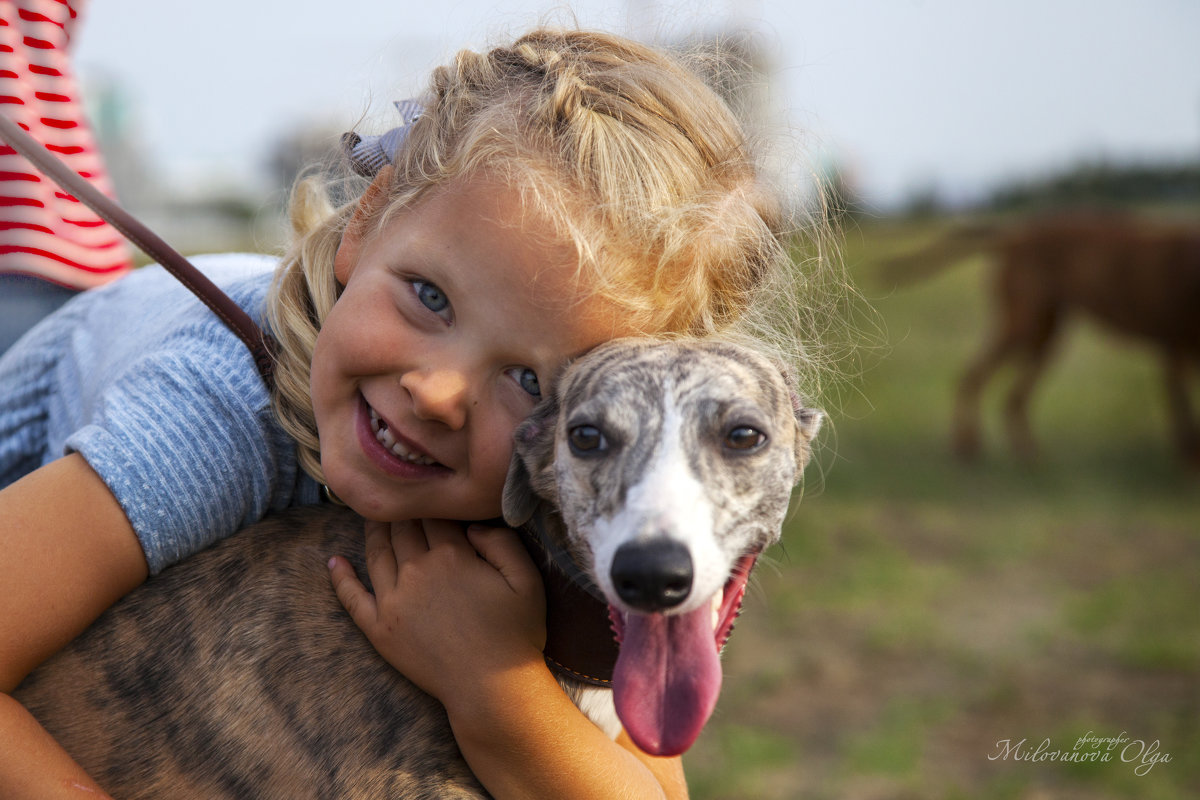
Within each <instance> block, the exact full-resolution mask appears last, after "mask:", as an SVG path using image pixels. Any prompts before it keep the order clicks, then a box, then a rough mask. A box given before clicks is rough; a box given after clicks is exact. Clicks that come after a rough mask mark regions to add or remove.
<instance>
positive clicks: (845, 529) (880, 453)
mask: <svg viewBox="0 0 1200 800" xmlns="http://www.w3.org/2000/svg"><path fill="white" fill-rule="evenodd" d="M934 227H935V226H933V225H926V226H917V227H914V226H911V225H901V224H899V223H886V222H875V223H865V224H862V225H859V226H858V227H857V228H854V229H852V230H850V231H849V232H848V234H847V237H846V238H847V241H846V253H845V254H846V259H847V263H848V264H849V265H850V266H851V269H852V270H853V271H854V272H855V273H856V278H857V280H858V281H859V282H860V284H861V285H860V288H861V290H862V292H863V294H864V295H865V296H866V297H867V298H868V299H869V300H870V302H871V304H872V305H873V306H874V308H875V310H876V312H877V314H878V320H879V322H880V325H881V327H882V328H883V334H882V336H880V337H878V338H882V339H883V340H885V344H884V346H882V347H880V348H877V349H876V350H874V351H872V352H869V353H868V354H867V369H866V370H865V372H864V375H863V377H862V378H861V380H859V381H857V382H856V383H855V385H854V386H853V387H851V388H850V389H849V390H847V391H844V392H843V393H842V395H843V396H842V397H841V398H840V400H839V401H838V407H837V408H835V409H834V413H833V423H834V424H833V428H832V430H831V431H828V434H832V435H826V436H825V438H824V444H825V447H824V451H823V452H822V453H821V455H820V457H819V459H818V461H819V463H817V464H816V465H814V467H810V469H809V473H808V484H807V486H806V492H805V497H804V500H803V502H802V503H801V504H800V505H799V508H798V511H797V512H796V514H795V516H794V518H793V519H792V520H791V521H790V523H789V524H788V526H787V529H786V530H785V534H784V540H783V544H782V545H781V546H780V547H777V548H775V549H774V550H772V551H771V553H770V555H771V556H772V557H773V558H772V563H770V564H767V565H765V566H763V567H761V568H760V569H759V570H758V572H757V576H756V577H757V584H756V589H755V590H754V591H752V593H751V596H750V597H749V599H748V601H747V605H746V613H745V614H744V615H743V617H742V619H741V621H740V622H739V624H738V629H737V631H736V633H735V635H734V637H733V639H732V641H731V644H730V647H729V650H728V652H727V653H726V658H725V668H726V685H725V688H724V691H723V694H722V699H721V702H720V705H719V706H718V708H717V712H716V714H715V715H714V719H713V721H712V722H711V723H710V725H709V727H708V729H707V730H706V731H705V733H704V734H703V736H702V737H701V740H700V741H699V742H698V743H697V744H696V746H695V747H694V748H693V749H692V751H691V752H690V753H689V754H688V755H687V756H686V763H687V768H688V775H689V781H690V784H691V787H692V794H693V797H695V798H700V799H701V800H703V799H705V798H708V799H715V798H722V799H726V798H738V799H739V800H748V799H750V798H814V799H816V800H820V799H823V798H839V800H840V799H850V800H854V799H856V798H861V799H863V800H870V799H873V798H880V799H882V798H920V799H921V800H924V799H926V798H929V799H930V800H937V799H938V798H985V799H986V798H997V799H1000V798H1022V799H1024V800H1043V799H1049V798H1055V800H1057V799H1058V798H1089V799H1092V798H1095V799H1096V800H1105V799H1107V798H1138V799H1139V800H1172V799H1175V798H1178V799H1180V800H1182V799H1183V798H1195V797H1200V475H1198V474H1196V473H1194V472H1193V473H1188V472H1187V471H1186V470H1185V469H1184V468H1183V467H1182V465H1181V464H1180V463H1179V462H1178V461H1177V459H1176V455H1175V453H1174V452H1173V451H1172V450H1171V448H1170V446H1169V442H1168V437H1167V422H1166V414H1165V408H1164V401H1163V391H1162V387H1161V379H1160V376H1159V372H1158V364H1157V362H1156V361H1155V359H1154V358H1153V356H1152V354H1151V353H1149V352H1148V351H1145V350H1143V349H1141V348H1140V347H1138V346H1137V345H1135V344H1130V343H1128V342H1126V341H1123V340H1119V339H1116V338H1114V337H1112V336H1111V335H1109V334H1106V333H1104V332H1102V331H1099V330H1098V329H1096V328H1094V327H1090V326H1088V325H1085V324H1076V325H1072V326H1070V329H1069V333H1068V335H1067V336H1066V337H1065V339H1064V341H1063V343H1062V347H1061V348H1060V351H1059V352H1058V354H1057V357H1056V360H1055V362H1054V364H1053V366H1052V368H1051V369H1050V371H1049V374H1048V376H1047V378H1046V380H1045V381H1044V382H1043V383H1042V384H1041V386H1040V387H1039V390H1038V392H1037V393H1036V394H1035V397H1034V402H1033V423H1034V429H1035V433H1036V435H1037V436H1038V440H1039V443H1040V445H1041V447H1042V457H1041V459H1040V461H1039V462H1038V463H1037V464H1036V465H1034V466H1027V465H1022V464H1020V463H1018V462H1017V461H1016V460H1015V459H1014V458H1013V457H1012V456H1011V454H1010V453H1009V452H1008V451H1007V449H1006V448H1005V447H1004V442H1003V441H1001V437H1000V436H999V429H998V427H999V426H998V425H997V424H996V422H997V416H998V415H997V413H996V412H997V405H998V402H997V401H998V399H999V397H1000V393H1001V392H1002V391H1003V389H1002V386H1001V384H1003V380H999V381H998V382H997V384H996V385H994V386H993V387H991V388H992V389H993V390H995V391H992V392H989V394H988V396H987V400H988V402H987V403H986V404H985V415H986V419H987V422H988V427H987V437H986V440H985V441H986V449H985V457H984V458H983V460H982V461H981V462H980V463H978V464H975V465H972V466H970V467H965V466H963V465H960V464H958V463H956V462H955V461H953V460H952V459H951V458H950V455H949V446H948V440H949V437H948V429H949V418H950V410H951V400H952V391H953V386H954V382H955V380H956V379H957V376H958V372H959V370H960V369H961V367H962V365H963V364H964V363H965V361H966V360H967V358H968V357H969V356H970V355H971V354H972V353H973V351H974V350H975V348H976V347H978V346H979V344H980V342H981V337H982V334H983V330H984V325H985V322H986V319H987V306H986V303H985V296H984V287H983V281H984V279H985V277H986V274H987V273H986V266H987V265H986V263H985V260H984V259H983V258H982V257H981V258H977V259H974V260H971V261H968V262H964V263H962V264H960V265H958V266H956V267H954V268H952V269H950V270H948V271H946V272H944V273H941V274H939V275H937V276H935V277H932V278H930V279H928V280H925V281H923V282H920V283H918V284H915V285H911V286H905V287H900V288H895V287H884V286H880V284H879V282H878V281H877V280H875V273H874V272H873V271H872V269H871V264H872V263H873V262H875V261H876V260H877V259H878V258H879V257H881V256H882V255H884V254H885V253H888V252H893V251H895V250H896V249H899V248H905V247H911V246H916V245H918V244H919V243H920V242H921V241H922V239H923V238H928V237H930V236H932V235H934V234H935V233H936V231H935V229H934ZM1197 313H1200V310H1198V312H1197ZM1197 388H1200V387H1197ZM1088 736H1091V737H1095V738H1097V739H1100V738H1112V739H1117V740H1119V741H1118V743H1117V744H1115V745H1111V746H1110V744H1109V743H1096V742H1094V741H1088V740H1086V738H1085V737H1088ZM1121 739H1124V741H1120V740H1121ZM1081 740H1084V741H1081ZM1005 741H1007V742H1008V747H1007V749H1006V747H1005V744H1004V742H1005ZM1022 742H1023V744H1022ZM1043 742H1045V744H1043ZM1039 747H1040V748H1041V750H1040V751H1039ZM1056 751H1057V752H1059V753H1060V754H1061V755H1062V756H1066V755H1067V754H1071V753H1073V754H1075V758H1080V757H1081V756H1083V755H1085V754H1087V753H1089V752H1092V753H1093V755H1092V756H1089V758H1097V759H1100V760H1096V761H1086V762H1082V763H1080V762H1078V761H1075V762H1071V761H1060V760H1056V759H1054V758H1052V757H1051V754H1053V753H1054V752H1056ZM1104 757H1107V760H1103V758H1104ZM1156 758H1157V760H1155V759H1156Z"/></svg>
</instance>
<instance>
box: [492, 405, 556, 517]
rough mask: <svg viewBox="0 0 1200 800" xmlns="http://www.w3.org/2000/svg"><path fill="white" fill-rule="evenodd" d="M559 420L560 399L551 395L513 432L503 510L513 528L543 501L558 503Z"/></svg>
mask: <svg viewBox="0 0 1200 800" xmlns="http://www.w3.org/2000/svg"><path fill="white" fill-rule="evenodd" d="M557 422H558V399H557V398H556V397H554V396H551V397H548V398H546V399H545V400H543V401H542V402H541V403H539V404H538V405H537V406H536V407H535V408H534V409H533V412H532V413H530V415H529V416H528V417H527V418H526V419H525V421H524V422H522V423H521V424H520V425H518V426H517V430H516V432H515V433H513V454H512V461H511V462H510V463H509V465H508V477H507V478H506V479H505V481H504V496H503V498H502V499H501V509H502V512H503V514H504V521H505V522H506V523H508V524H509V525H511V526H512V527H514V528H515V527H517V526H518V525H524V524H525V523H526V522H528V521H529V520H530V518H531V517H532V516H533V514H534V512H535V511H536V510H537V507H538V504H539V503H540V502H542V501H543V500H548V501H551V502H555V501H556V500H557V498H555V497H553V496H552V495H549V494H547V493H552V492H553V491H554V475H553V470H554V432H555V428H556V423H557Z"/></svg>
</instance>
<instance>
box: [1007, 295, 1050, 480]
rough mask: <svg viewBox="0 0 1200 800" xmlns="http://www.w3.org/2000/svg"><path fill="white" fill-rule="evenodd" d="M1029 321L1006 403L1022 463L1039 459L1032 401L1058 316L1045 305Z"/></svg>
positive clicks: (1013, 443) (1013, 441) (1011, 437)
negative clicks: (1033, 423) (1031, 397)
mask: <svg viewBox="0 0 1200 800" xmlns="http://www.w3.org/2000/svg"><path fill="white" fill-rule="evenodd" d="M1026 322H1027V325H1026V326H1025V327H1024V328H1023V332H1024V335H1023V336H1022V340H1021V349H1020V353H1019V364H1018V367H1017V375H1016V378H1015V380H1014V381H1013V385H1012V387H1011V388H1010V389H1009V392H1008V397H1007V398H1006V400H1005V403H1004V420H1005V427H1006V428H1007V430H1008V440H1009V443H1010V445H1011V446H1012V449H1013V452H1014V453H1016V454H1017V457H1018V458H1020V459H1021V460H1022V461H1033V460H1034V459H1035V458H1037V443H1036V442H1035V441H1034V438H1033V430H1032V429H1031V428H1030V425H1029V398H1030V396H1031V395H1032V394H1033V389H1034V387H1035V386H1036V385H1037V382H1038V381H1039V380H1040V379H1041V377H1042V374H1043V373H1044V372H1045V370H1046V364H1047V362H1048V361H1049V358H1050V353H1051V347H1050V345H1051V344H1052V343H1053V342H1054V339H1055V336H1056V334H1057V333H1058V327H1059V314H1058V313H1057V310H1056V309H1054V308H1052V307H1049V306H1045V307H1042V308H1041V309H1040V313H1038V314H1036V315H1031V316H1030V317H1028V318H1027V319H1026Z"/></svg>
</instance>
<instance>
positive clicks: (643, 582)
mask: <svg viewBox="0 0 1200 800" xmlns="http://www.w3.org/2000/svg"><path fill="white" fill-rule="evenodd" d="M611 575H612V582H613V586H614V588H616V590H617V595H618V596H619V597H620V598H621V599H622V600H624V601H625V602H626V603H628V604H629V605H630V606H632V607H633V608H636V609H637V610H638V611H644V612H647V613H649V612H653V611H663V610H664V609H668V608H674V607H675V606H677V605H679V604H680V603H682V602H683V601H684V600H686V599H687V596H688V593H689V592H691V590H692V554H691V553H690V552H689V551H688V549H687V547H685V546H684V545H682V544H680V543H679V542H676V541H674V540H672V539H668V538H666V537H660V538H657V539H651V540H649V541H645V542H629V543H627V544H623V545H621V546H620V547H619V548H617V553H616V555H615V556H614V557H613V563H612V572H611Z"/></svg>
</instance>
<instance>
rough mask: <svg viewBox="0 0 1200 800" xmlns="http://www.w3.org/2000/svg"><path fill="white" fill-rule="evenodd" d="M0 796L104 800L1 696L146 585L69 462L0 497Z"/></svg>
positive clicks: (119, 523) (136, 560)
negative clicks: (135, 589)
mask: <svg viewBox="0 0 1200 800" xmlns="http://www.w3.org/2000/svg"><path fill="white" fill-rule="evenodd" d="M0 542H2V546H0V742H4V745H3V746H2V747H0V796H2V797H5V798H25V797H29V798H39V799H41V798H46V799H47V800H49V799H50V798H59V797H72V798H80V797H86V798H88V799H89V800H94V799H95V798H98V797H100V798H103V797H106V796H107V795H105V794H104V793H103V792H101V791H100V789H99V787H98V786H96V784H95V783H94V782H93V781H92V780H91V778H89V777H88V776H87V775H86V774H84V772H83V770H82V769H81V768H80V767H79V766H78V765H77V764H75V762H74V761H73V760H72V759H71V757H70V756H68V755H67V754H66V752H65V751H64V750H63V749H62V748H61V747H59V746H58V744H57V743H56V742H55V741H54V740H53V738H51V737H50V735H49V734H48V733H46V731H45V730H44V729H43V728H42V727H41V725H39V724H38V723H37V721H36V720H34V719H33V717H31V716H30V715H29V713H28V712H26V711H25V708H24V707H23V706H21V705H20V704H19V703H18V702H16V701H15V700H14V699H13V698H12V697H10V696H9V693H11V692H12V691H13V689H15V688H16V686H17V684H19V683H20V682H21V680H22V679H23V678H24V677H25V676H26V675H27V674H28V673H29V672H30V671H31V670H33V668H34V667H36V666H37V665H38V664H40V663H41V662H42V661H44V660H45V659H47V658H48V657H50V655H52V654H53V653H55V652H56V651H58V650H59V649H61V648H62V647H63V646H64V645H66V644H67V643H68V642H69V641H71V640H72V639H73V638H75V637H76V636H77V635H78V634H79V633H81V632H82V631H83V630H84V629H85V628H86V627H87V626H88V625H89V624H90V623H91V622H92V621H93V620H95V619H96V617H98V616H100V613H101V612H102V611H104V609H106V608H108V607H109V606H110V605H112V604H113V603H114V602H116V601H117V600H118V599H119V598H121V597H122V596H124V595H125V594H127V593H128V592H130V591H131V590H132V589H133V588H134V587H136V586H137V585H138V584H140V583H142V582H143V581H144V580H145V579H146V574H147V567H146V560H145V557H144V556H143V555H142V548H141V545H140V544H139V543H138V540H137V537H136V536H135V535H134V532H133V529H132V527H131V526H130V524H129V521H128V520H127V519H126V518H125V513H124V512H123V511H122V510H121V507H120V505H119V504H118V503H117V501H116V499H115V498H114V497H113V496H112V494H111V493H110V492H109V490H108V487H107V486H106V485H105V484H104V482H103V481H101V480H100V478H99V476H97V475H96V473H95V472H93V471H92V469H91V467H89V466H88V464H87V462H86V461H84V459H83V457H82V456H79V455H77V454H76V455H69V456H66V457H64V458H61V459H59V460H58V461H54V462H52V463H50V464H48V465H46V466H45V467H42V468H41V469H38V470H36V471H34V472H32V473H30V474H29V475H27V476H25V477H24V478H22V479H21V480H19V481H17V482H16V483H14V484H12V485H11V486H8V487H6V488H5V489H3V490H0Z"/></svg>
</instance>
